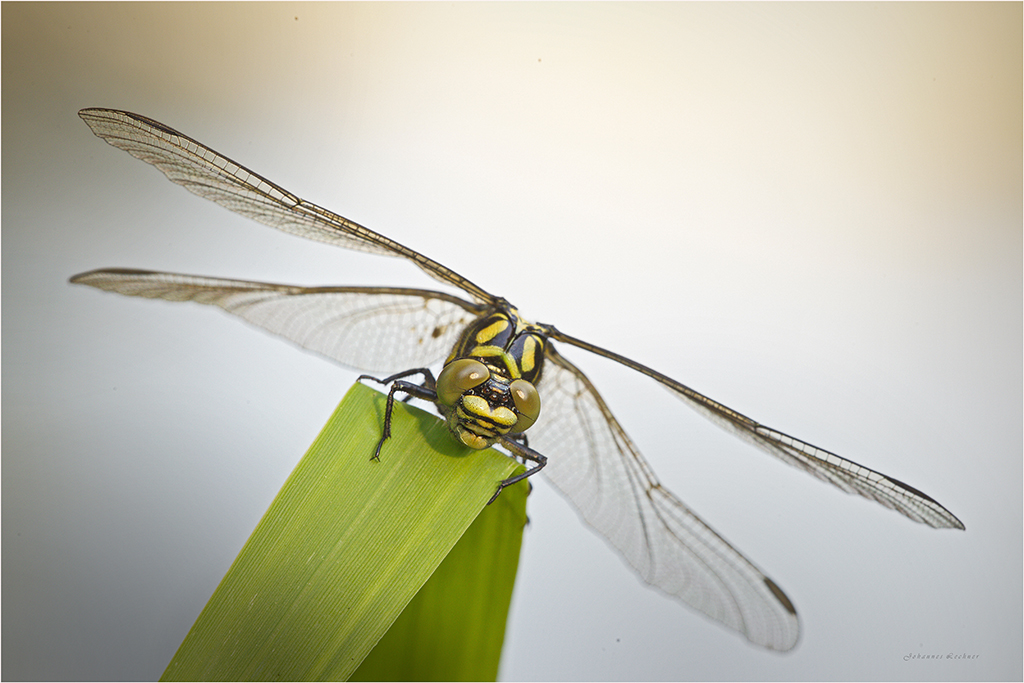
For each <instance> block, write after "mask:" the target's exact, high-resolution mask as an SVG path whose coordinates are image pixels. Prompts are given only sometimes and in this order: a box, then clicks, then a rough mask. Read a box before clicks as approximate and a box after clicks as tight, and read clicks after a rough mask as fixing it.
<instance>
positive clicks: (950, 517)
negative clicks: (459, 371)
mask: <svg viewBox="0 0 1024 683" xmlns="http://www.w3.org/2000/svg"><path fill="white" fill-rule="evenodd" d="M539 327H541V328H542V329H543V330H544V331H545V333H546V334H547V335H548V336H549V337H550V338H551V339H557V340H559V341H563V342H566V343H568V344H572V345H573V346H578V347H579V348H582V349H586V350H587V351H590V352H591V353H596V354H598V355H600V356H604V357H605V358H610V359H612V360H614V361H617V362H619V363H622V364H623V365H625V366H627V367H629V368H632V369H634V370H636V371H637V372H641V373H643V374H645V375H647V376H648V377H652V378H654V379H656V380H657V381H659V382H661V384H662V385H664V386H665V387H666V388H668V389H669V391H671V392H672V393H673V394H675V395H676V396H678V397H679V398H682V399H683V400H685V401H686V402H687V403H688V404H689V405H690V406H692V407H693V408H694V409H696V410H697V411H698V412H699V413H701V414H703V415H704V416H705V417H707V418H708V419H710V420H712V421H713V422H715V423H717V424H719V425H720V426H722V427H724V428H725V429H727V430H729V431H730V432H732V433H734V434H736V435H737V436H739V437H740V438H742V439H744V440H746V441H749V442H750V443H752V444H754V445H755V446H758V447H759V448H761V449H763V450H765V451H767V452H768V453H770V454H772V455H774V456H775V457H777V458H779V459H780V460H782V461H783V462H786V463H789V464H790V465H793V466H795V467H799V468H800V469H802V470H804V471H806V472H808V473H810V474H812V475H814V476H815V477H817V478H818V479H821V480H823V481H827V482H829V483H830V484H834V485H835V486H838V487H839V488H841V489H842V490H843V491H846V492H847V493H856V494H858V495H861V496H864V497H865V498H868V499H870V500H874V501H877V502H878V503H880V504H882V505H884V506H885V507H887V508H890V509H892V510H896V511H897V512H899V513H901V514H903V515H906V516H907V517H909V518H910V519H912V520H914V521H915V522H921V523H922V524H927V525H928V526H931V527H935V528H939V529H963V528H964V525H963V523H962V522H961V521H960V520H959V519H957V518H956V516H955V515H954V514H953V513H952V512H950V511H949V510H947V509H946V508H944V507H943V506H942V505H940V504H939V503H938V502H937V501H935V500H934V499H932V498H931V497H930V496H927V495H925V494H924V493H922V492H921V491H918V490H917V489H915V488H914V487H912V486H909V485H907V484H904V483H903V482H901V481H899V480H898V479H893V478H892V477H888V476H886V475H884V474H881V473H879V472H876V471H874V470H872V469H868V468H867V467H864V466H863V465H858V464H857V463H855V462H853V461H852V460H847V459H846V458H842V457H840V456H838V455H836V454H835V453H832V452H830V451H826V450H825V449H823V448H818V447H817V446H813V445H811V444H809V443H807V442H805V441H801V440H800V439H797V438H795V437H792V436H789V435H788V434H784V433H782V432H780V431H778V430H775V429H772V428H771V427H768V426H767V425H763V424H761V423H759V422H756V421H754V420H752V419H750V418H749V417H747V416H746V415H743V414H741V413H738V412H736V411H735V410H733V409H732V408H729V407H727V406H724V405H722V404H721V403H718V402H717V401H714V400H712V399H710V398H708V397H707V396H704V395H703V394H700V393H698V392H696V391H694V390H693V389H690V388H689V387H687V386H685V385H684V384H681V383H679V382H677V381H676V380H674V379H672V378H671V377H668V376H666V375H663V374H661V373H660V372H657V371H656V370H652V369H651V368H649V367H647V366H645V365H641V364H640V363H637V362H636V361H633V360H630V359H629V358H626V357H624V356H620V355H619V354H617V353H614V352H612V351H608V350H607V349H602V348H600V347H598V346H594V345H593V344H590V343H588V342H585V341H582V340H580V339H575V338H573V337H570V336H569V335H567V334H563V333H562V332H559V331H558V330H556V329H555V328H554V327H552V326H550V325H541V326H539Z"/></svg>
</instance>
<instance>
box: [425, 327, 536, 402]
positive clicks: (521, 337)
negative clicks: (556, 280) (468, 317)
mask: <svg viewBox="0 0 1024 683" xmlns="http://www.w3.org/2000/svg"><path fill="white" fill-rule="evenodd" d="M535 330H536V328H534V327H533V326H532V325H530V324H529V323H527V322H526V321H524V320H523V319H522V318H520V317H519V311H517V310H516V309H514V308H509V309H506V310H503V311H497V312H495V313H491V314H489V315H485V316H481V317H480V318H477V319H476V320H474V321H473V322H472V323H470V324H469V325H468V326H467V327H466V329H465V330H463V331H462V334H461V335H460V336H459V340H458V341H457V342H455V347H454V348H453V349H452V352H451V354H450V355H449V356H448V358H447V360H445V362H444V364H445V365H448V364H449V363H451V362H452V361H454V360H457V359H459V358H473V359H476V360H478V361H480V362H481V363H483V364H484V365H486V366H487V367H488V369H489V370H490V371H491V373H492V375H496V376H498V377H503V378H505V379H507V380H510V381H511V380H514V379H524V380H526V381H527V382H529V383H530V384H533V385H534V386H536V385H537V383H538V382H539V381H540V376H541V371H542V370H543V369H544V337H543V336H542V335H540V334H538V333H537V332H536V331H535Z"/></svg>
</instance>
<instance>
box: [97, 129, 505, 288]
mask: <svg viewBox="0 0 1024 683" xmlns="http://www.w3.org/2000/svg"><path fill="white" fill-rule="evenodd" d="M78 115H79V116H81V117H82V120H83V121H85V122H86V123H87V124H88V125H89V128H91V129H92V132H93V133H95V134H96V135H97V137H100V138H102V139H103V140H106V141H107V142H108V143H110V144H111V145H113V146H114V147H117V148H119V149H123V150H124V151H126V152H128V153H129V154H131V155H132V156H133V157H135V158H137V159H141V160H142V161H145V162H146V163H148V164H152V165H153V166H155V167H157V168H158V169H160V171H162V172H163V174H164V175H166V176H167V177H168V178H169V179H170V180H171V182H174V183H177V184H178V185H181V186H182V187H184V188H185V189H187V190H188V191H189V192H192V193H194V194H197V195H199V196H200V197H203V198H204V199H209V200H210V201H212V202H216V203H217V204H220V205H221V206H223V207H224V208H226V209H230V210H231V211H234V212H235V213H237V214H240V215H242V216H245V217H247V218H251V219H253V220H255V221H258V222H260V223H263V224H264V225H269V226H270V227H272V228H277V229H278V230H283V231H284V232H287V233H291V234H293V235H298V236H299V237H306V238H308V239H311V240H317V241H320V242H327V243H329V244H334V245H337V246H340V247H345V248H347V249H356V250H359V251H368V252H371V253H374V254H381V255H385V256H400V257H402V258H406V259H409V260H410V261H412V262H413V263H415V264H416V265H417V266H419V267H420V268H422V269H423V270H424V271H425V272H426V273H427V274H428V275H430V276H431V277H433V278H435V279H437V280H440V281H441V282H445V283H447V284H450V285H454V286H455V287H458V288H460V289H461V290H462V291H464V292H466V293H467V294H469V295H470V296H471V297H472V298H473V299H474V300H475V301H478V302H481V303H483V302H492V301H494V300H496V297H494V296H493V295H491V294H489V293H488V292H486V291H485V290H483V289H481V288H480V287H478V286H477V285H475V284H473V283H472V282H470V281H469V280H467V279H466V278H464V277H462V276H461V275H459V274H458V273H456V272H453V271H452V270H449V269H448V268H446V267H444V266H442V265H441V264H440V263H438V262H437V261H434V260H432V259H429V258H427V257H426V256H424V255H423V254H420V253H419V252H417V251H413V250H412V249H409V248H408V247H406V246H403V245H401V244H399V243H398V242H395V241H394V240H391V239H388V238H387V237H384V236H383V235H381V234H379V233H376V232H374V231H373V230H370V229H369V228H366V227H363V226H362V225H359V224H358V223H355V222H353V221H350V220H348V219H347V218H344V217H342V216H339V215H338V214H336V213H332V212H330V211H328V210H327V209H324V208H322V207H319V206H317V205H316V204H313V203H312V202H307V201H305V200H303V199H300V198H299V197H297V196H295V195H293V194H292V193H291V192H288V191H287V190H285V189H284V188H282V187H280V186H278V185H275V184H274V183H272V182H270V181H269V180H267V179H266V178H264V177H262V176H260V175H258V174H256V173H253V172H252V171H250V170H249V169H247V168H245V167H244V166H242V165H241V164H238V163H235V162H234V161H232V160H231V159H229V158H227V157H226V156H224V155H222V154H219V153H218V152H215V151H214V150H212V149H210V148H209V147H207V146H206V145H204V144H202V143H201V142H198V141H196V140H193V139H192V138H190V137H188V136H187V135H185V134H183V133H179V132H178V131H176V130H174V129H173V128H171V127H169V126H165V125H164V124H162V123H160V122H158V121H154V120H153V119H150V118H147V117H145V116H141V115H139V114H132V113H131V112H126V111H115V110H113V109H83V110H81V111H80V112H78Z"/></svg>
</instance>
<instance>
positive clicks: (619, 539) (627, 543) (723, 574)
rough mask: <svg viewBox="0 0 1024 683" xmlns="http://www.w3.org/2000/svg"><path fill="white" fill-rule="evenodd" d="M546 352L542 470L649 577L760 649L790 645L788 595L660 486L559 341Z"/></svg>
mask: <svg viewBox="0 0 1024 683" xmlns="http://www.w3.org/2000/svg"><path fill="white" fill-rule="evenodd" d="M545 356H546V362H545V365H544V371H543V373H542V376H541V381H540V387H539V391H540V392H541V396H542V401H543V407H542V410H541V420H540V421H539V422H538V423H537V424H536V426H534V427H533V428H532V429H531V430H530V433H529V438H530V446H531V447H532V448H535V449H536V450H537V451H539V452H540V453H544V454H545V455H547V456H548V464H547V467H545V469H543V470H542V472H543V473H544V474H546V475H547V477H548V479H550V480H551V481H552V483H554V484H555V486H557V487H558V488H559V489H561V490H562V492H563V493H565V495H566V496H567V497H568V498H569V500H571V501H572V502H573V504H575V505H576V507H577V508H579V510H580V512H581V513H582V515H583V518H584V519H585V520H586V521H587V522H588V523H589V524H590V525H591V526H593V527H594V528H595V529H597V531H599V532H600V533H601V534H603V535H604V536H605V537H607V539H608V540H609V541H611V543H612V545H613V546H615V547H616V548H617V549H618V550H619V551H620V552H621V553H622V555H623V556H624V557H625V559H626V560H627V561H628V562H629V564H631V565H632V566H633V568H634V569H636V571H637V572H638V573H639V574H640V576H641V577H642V578H643V579H644V581H646V582H647V583H649V584H651V585H653V586H655V587H657V588H659V589H661V590H663V591H665V592H666V593H668V594H669V595H673V596H675V597H677V598H680V599H681V600H683V601H684V602H686V603H687V604H689V605H690V606H691V607H694V608H695V609H698V610H700V611H701V612H703V613H704V614H706V615H708V616H709V617H711V618H712V619H715V620H717V621H720V622H721V623H723V624H725V625H726V626H728V627H730V628H733V629H735V630H737V631H739V632H740V633H743V634H744V635H745V636H746V637H747V638H748V639H749V640H750V641H752V642H754V643H756V644H758V645H761V646H763V647H767V648H771V649H775V650H789V649H791V648H792V647H793V646H794V645H795V644H796V641H797V638H798V637H799V634H800V624H799V621H798V619H797V616H796V610H795V609H794V608H793V604H792V603H791V602H790V601H789V598H787V597H786V595H785V593H783V592H782V590H781V589H779V587H778V586H776V585H775V583H774V582H773V581H772V580H771V579H769V578H768V577H766V576H765V575H764V574H763V573H761V571H760V570H759V569H758V568H757V567H755V566H754V565H753V564H752V563H751V562H750V561H749V560H747V559H746V558H745V557H743V555H741V554H740V553H739V552H738V551H737V550H736V549H735V548H733V547H732V546H731V545H729V543H728V542H727V541H726V540H725V539H723V538H722V537H721V536H719V535H718V534H717V533H715V531H714V530H712V529H711V528H710V527H709V526H708V525H707V524H705V523H704V522H703V521H701V519H700V518H699V517H697V515H696V514H694V513H693V511H692V510H690V509H689V508H688V507H686V505H684V504H683V502H682V501H680V500H679V499H678V498H676V497H675V496H674V495H673V494H672V492H671V491H669V490H668V489H666V488H664V487H663V486H662V485H661V483H659V481H658V479H657V477H655V476H654V472H653V471H652V470H651V467H650V465H648V464H647V461H646V460H644V458H643V456H642V455H641V454H640V451H638V450H637V448H636V446H635V445H634V444H633V442H632V441H631V440H630V438H629V436H627V435H626V432H625V431H624V430H623V429H622V426H621V425H620V424H619V422H618V421H617V420H616V419H615V416H614V415H612V413H611V411H610V410H609V409H608V406H607V405H606V404H605V402H604V399H602V398H601V395H600V394H599V393H598V392H597V389H595V388H594V386H593V385H592V384H591V383H590V380H589V379H587V377H586V376H585V375H584V374H583V373H582V372H581V371H580V370H579V369H578V368H577V367H576V366H575V365H573V364H572V363H570V362H569V361H568V360H566V359H565V358H564V357H563V356H562V355H560V354H559V353H558V352H557V351H556V350H555V349H554V347H553V345H552V344H548V346H547V349H546V352H545Z"/></svg>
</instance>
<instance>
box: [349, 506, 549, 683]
mask: <svg viewBox="0 0 1024 683" xmlns="http://www.w3.org/2000/svg"><path fill="white" fill-rule="evenodd" d="M528 491H529V487H527V486H512V487H510V488H507V489H505V490H504V491H502V492H501V495H500V496H498V499H497V500H496V501H494V503H493V504H492V505H489V506H487V507H486V508H484V511H483V512H481V513H480V516H479V517H477V518H476V521H474V522H473V524H472V526H470V527H469V529H468V530H467V531H466V533H465V535H463V537H462V538H461V539H460V540H459V542H458V543H457V544H456V545H455V547H454V548H452V551H451V552H450V553H448V557H446V558H444V562H442V563H441V566H440V567H438V568H437V571H435V572H434V574H433V575H432V576H431V577H430V580H428V581H427V583H426V584H424V586H423V588H422V589H420V592H419V593H417V594H416V597H415V598H413V599H412V602H410V603H409V606H408V607H406V608H405V611H403V612H402V615H401V616H400V617H398V620H397V621H395V623H394V624H393V625H392V626H391V630H389V631H388V632H387V634H385V636H384V637H383V638H382V639H381V641H380V642H379V643H377V647H375V648H374V649H373V651H372V652H370V654H369V656H368V657H367V658H366V659H365V660H363V663H362V665H361V666H360V667H359V668H358V669H356V672H355V673H354V674H353V675H352V677H351V678H350V679H349V680H353V681H494V680H497V678H498V664H499V663H500V660H501V646H502V644H503V643H504V642H505V624H506V622H507V621H508V608H509V604H510V603H511V601H512V587H513V585H514V584H515V579H516V570H517V569H518V567H519V549H520V546H521V545H522V540H523V527H524V526H526V495H527V492H528Z"/></svg>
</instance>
